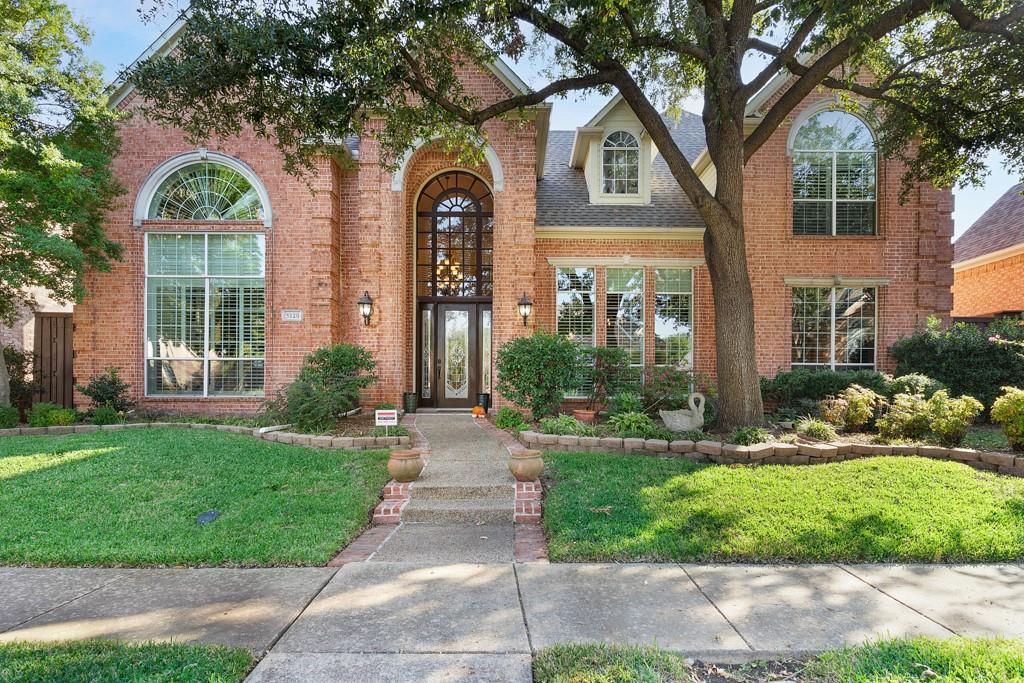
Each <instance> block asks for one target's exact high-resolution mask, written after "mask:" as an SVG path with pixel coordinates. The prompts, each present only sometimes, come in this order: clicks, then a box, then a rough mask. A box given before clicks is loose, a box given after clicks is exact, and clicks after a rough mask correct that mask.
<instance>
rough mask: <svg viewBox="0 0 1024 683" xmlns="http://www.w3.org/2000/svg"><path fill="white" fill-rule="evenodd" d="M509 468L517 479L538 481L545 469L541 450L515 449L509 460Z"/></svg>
mask: <svg viewBox="0 0 1024 683" xmlns="http://www.w3.org/2000/svg"><path fill="white" fill-rule="evenodd" d="M508 470H509V472H511V473H512V476H513V477H515V478H516V481H537V479H539V478H540V473H541V472H543V471H544V461H543V460H542V459H541V457H540V451H529V450H514V451H512V457H511V458H509V461H508Z"/></svg>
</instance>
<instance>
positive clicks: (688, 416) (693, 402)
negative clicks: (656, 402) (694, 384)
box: [658, 391, 705, 432]
mask: <svg viewBox="0 0 1024 683" xmlns="http://www.w3.org/2000/svg"><path fill="white" fill-rule="evenodd" d="M704 402H705V399H704V394H702V393H700V392H697V391H694V392H692V393H691V394H690V401H689V403H690V408H689V410H687V409H686V408H682V409H680V410H659V411H658V414H659V415H661V419H662V420H664V421H665V426H666V427H668V428H669V429H671V430H672V431H673V432H685V431H688V430H691V429H700V428H702V427H703V426H704Z"/></svg>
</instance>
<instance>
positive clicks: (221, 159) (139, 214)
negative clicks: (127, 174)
mask: <svg viewBox="0 0 1024 683" xmlns="http://www.w3.org/2000/svg"><path fill="white" fill-rule="evenodd" d="M203 162H205V163H211V164H220V165H222V166H227V167H228V168H230V169H232V170H233V171H236V172H237V173H238V174H239V175H241V176H242V177H243V178H245V180H246V181H247V182H248V183H249V184H250V185H252V187H253V189H254V190H256V194H257V195H259V198H260V203H261V204H262V205H263V227H265V228H270V227H272V226H273V224H274V214H273V209H272V207H271V205H270V194H269V193H268V192H267V188H266V186H265V185H264V184H263V182H262V181H261V180H260V178H259V176H258V175H256V172H255V171H253V170H252V168H250V167H249V165H248V164H246V163H245V162H244V161H242V160H241V159H236V158H235V157H232V156H228V155H227V154H222V153H220V152H211V151H210V150H208V149H204V148H199V149H197V150H195V151H194V152H185V153H184V154H179V155H177V156H174V157H171V158H170V159H168V160H167V161H165V162H163V163H162V164H160V165H159V166H157V167H156V168H155V169H153V170H152V171H151V172H150V174H149V176H148V177H147V178H146V181H145V182H144V183H142V187H141V188H139V193H138V195H136V197H135V207H134V209H133V211H132V225H134V226H135V227H136V228H141V227H142V222H143V221H145V220H150V219H149V218H148V216H149V206H150V204H152V203H153V198H154V196H155V195H156V191H157V190H158V189H160V185H161V184H162V183H163V182H164V180H166V179H167V178H168V177H169V176H170V175H171V174H173V173H174V172H175V171H179V170H181V169H183V168H185V167H186V166H190V165H192V164H195V163H203ZM154 220H158V219H154ZM212 222H216V221H212Z"/></svg>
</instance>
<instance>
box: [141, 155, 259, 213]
mask: <svg viewBox="0 0 1024 683" xmlns="http://www.w3.org/2000/svg"><path fill="white" fill-rule="evenodd" d="M146 215H147V218H149V219H155V220H186V221H221V220H225V221H244V220H261V219H262V218H263V203H262V201H261V199H260V195H259V192H257V190H256V188H255V187H253V185H252V183H250V182H249V181H248V180H246V178H245V176H243V175H242V174H241V173H239V172H238V171H236V170H235V169H233V168H230V167H229V166H225V165H224V164H218V163H213V162H208V161H201V162H196V163H192V164H189V165H187V166H183V167H182V168H179V169H178V170H176V171H174V172H173V173H171V174H170V175H169V176H167V178H165V179H164V181H163V182H162V183H160V186H159V187H158V188H157V190H156V192H155V193H154V194H153V199H152V201H151V202H150V203H149V211H148V212H147V214H146Z"/></svg>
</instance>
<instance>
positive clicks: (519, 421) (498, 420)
mask: <svg viewBox="0 0 1024 683" xmlns="http://www.w3.org/2000/svg"><path fill="white" fill-rule="evenodd" d="M494 426H495V427H497V428H498V429H512V430H515V431H519V430H521V429H522V428H523V427H525V426H526V418H525V417H523V414H522V413H520V412H519V411H518V410H516V409H515V408H511V407H509V406H504V407H503V408H498V412H497V413H495V415H494Z"/></svg>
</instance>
